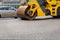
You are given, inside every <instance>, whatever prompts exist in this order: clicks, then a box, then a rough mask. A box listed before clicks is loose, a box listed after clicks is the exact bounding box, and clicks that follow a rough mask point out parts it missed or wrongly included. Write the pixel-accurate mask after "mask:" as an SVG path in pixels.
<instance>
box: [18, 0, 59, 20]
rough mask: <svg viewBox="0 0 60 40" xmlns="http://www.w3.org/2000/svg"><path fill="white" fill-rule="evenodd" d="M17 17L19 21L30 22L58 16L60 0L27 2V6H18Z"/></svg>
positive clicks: (30, 0)
mask: <svg viewBox="0 0 60 40" xmlns="http://www.w3.org/2000/svg"><path fill="white" fill-rule="evenodd" d="M17 15H18V16H19V17H20V18H21V19H28V20H32V19H35V18H36V17H37V16H38V17H45V16H48V15H50V16H53V17H57V16H60V0H29V2H28V3H27V5H25V6H20V7H19V8H18V10H17Z"/></svg>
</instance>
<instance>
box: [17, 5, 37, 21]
mask: <svg viewBox="0 0 60 40" xmlns="http://www.w3.org/2000/svg"><path fill="white" fill-rule="evenodd" d="M29 9H30V8H29V7H28V6H20V7H19V8H18V11H17V12H18V13H17V15H18V16H19V17H20V18H21V19H25V20H32V19H34V18H35V17H36V16H37V14H36V12H37V11H36V12H35V13H34V15H33V16H31V15H32V11H30V10H29Z"/></svg>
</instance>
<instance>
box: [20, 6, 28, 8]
mask: <svg viewBox="0 0 60 40" xmlns="http://www.w3.org/2000/svg"><path fill="white" fill-rule="evenodd" d="M23 7H24V8H27V7H28V6H20V7H19V8H23Z"/></svg>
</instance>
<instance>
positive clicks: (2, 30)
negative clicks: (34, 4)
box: [0, 18, 60, 40]
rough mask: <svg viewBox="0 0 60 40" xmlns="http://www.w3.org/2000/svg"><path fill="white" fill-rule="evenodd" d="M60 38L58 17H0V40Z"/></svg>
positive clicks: (51, 39)
mask: <svg viewBox="0 0 60 40" xmlns="http://www.w3.org/2000/svg"><path fill="white" fill-rule="evenodd" d="M8 39H9V40H60V19H47V20H34V21H26V20H21V19H19V18H18V19H14V18H1V19H0V40H8Z"/></svg>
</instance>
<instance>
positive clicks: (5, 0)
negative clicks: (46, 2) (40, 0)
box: [0, 0, 26, 8]
mask: <svg viewBox="0 0 60 40" xmlns="http://www.w3.org/2000/svg"><path fill="white" fill-rule="evenodd" d="M21 1H24V2H25V1H26V0H0V6H2V5H4V6H13V7H15V8H18V7H19V6H20V2H21Z"/></svg>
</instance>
